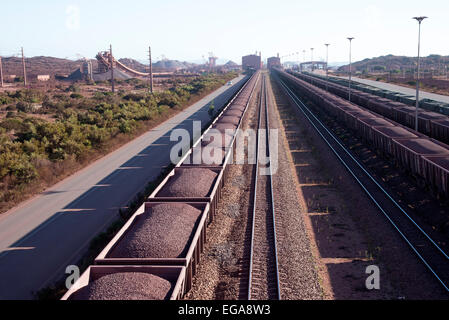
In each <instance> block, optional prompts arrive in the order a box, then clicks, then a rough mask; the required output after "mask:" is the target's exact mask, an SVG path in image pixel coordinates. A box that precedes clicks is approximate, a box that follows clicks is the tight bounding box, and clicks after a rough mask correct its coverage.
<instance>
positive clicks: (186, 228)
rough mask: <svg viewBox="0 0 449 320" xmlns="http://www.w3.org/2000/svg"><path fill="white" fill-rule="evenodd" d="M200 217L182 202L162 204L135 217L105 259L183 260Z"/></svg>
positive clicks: (194, 210) (192, 208) (197, 211)
mask: <svg viewBox="0 0 449 320" xmlns="http://www.w3.org/2000/svg"><path fill="white" fill-rule="evenodd" d="M200 215H201V210H198V209H196V208H194V207H192V206H191V205H188V204H185V203H163V204H158V205H155V206H154V207H151V208H150V210H148V211H146V212H145V213H143V214H141V215H139V216H137V217H136V220H135V221H134V222H133V224H132V225H131V226H130V229H129V230H128V232H126V233H125V235H124V236H123V238H122V239H120V240H119V242H118V244H117V245H116V246H115V247H114V248H113V249H112V251H111V253H110V254H109V255H108V258H182V257H185V256H186V254H187V251H188V249H189V245H190V243H191V241H192V238H193V230H194V228H195V225H196V222H197V221H198V219H199V217H200Z"/></svg>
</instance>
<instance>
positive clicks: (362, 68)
mask: <svg viewBox="0 0 449 320" xmlns="http://www.w3.org/2000/svg"><path fill="white" fill-rule="evenodd" d="M416 64H417V58H416V57H406V56H394V55H391V54H390V55H387V56H381V57H376V58H372V59H364V60H362V61H357V62H353V63H352V70H354V71H359V72H387V71H396V72H398V71H406V72H408V71H412V70H414V69H415V68H416ZM421 67H422V70H423V72H425V71H431V70H444V68H445V67H449V56H440V55H436V54H433V55H430V56H428V57H422V58H421ZM338 70H339V71H348V70H349V65H344V66H342V67H340V68H339V69H338Z"/></svg>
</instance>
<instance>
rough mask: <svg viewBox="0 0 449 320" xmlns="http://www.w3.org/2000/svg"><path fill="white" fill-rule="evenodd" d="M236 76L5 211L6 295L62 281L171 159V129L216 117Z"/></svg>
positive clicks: (2, 291) (2, 283) (29, 293)
mask: <svg viewBox="0 0 449 320" xmlns="http://www.w3.org/2000/svg"><path fill="white" fill-rule="evenodd" d="M243 81H244V77H243V76H239V77H238V78H236V79H234V80H233V83H234V85H232V86H228V85H225V86H223V87H221V88H219V89H218V90H217V91H215V92H213V93H211V94H210V95H208V96H206V97H205V98H203V99H202V100H200V101H198V102H197V103H195V104H193V105H192V106H190V107H188V108H187V109H185V110H184V111H182V112H180V113H179V114H177V115H176V116H174V117H172V118H171V119H169V120H167V121H165V122H164V123H162V124H161V125H159V126H157V127H155V128H154V129H153V130H151V131H148V132H147V133H145V134H143V135H142V136H140V137H138V138H137V139H135V140H133V141H131V142H129V143H127V144H126V145H124V146H122V147H121V148H119V149H117V150H116V151H114V152H112V153H110V154H109V155H107V156H105V157H103V158H101V159H99V160H97V161H96V162H94V163H93V164H91V165H90V166H88V167H87V168H84V169H83V170H81V171H79V172H77V173H76V174H74V175H73V176H70V177H68V178H67V179H65V180H63V181H61V182H60V183H58V184H56V185H55V186H53V187H51V188H49V189H47V190H46V191H45V192H43V193H42V194H40V195H38V196H36V197H34V198H32V199H31V200H29V201H27V202H25V203H23V204H22V205H20V206H19V207H17V208H14V209H12V210H10V211H9V212H6V213H4V214H2V215H0V299H32V298H33V292H35V291H37V290H38V289H40V288H42V287H45V286H47V285H49V284H51V283H52V282H53V281H55V280H58V279H60V278H62V277H63V276H64V274H65V269H66V267H67V266H68V265H70V264H74V263H76V262H77V261H78V260H79V258H80V257H81V256H82V254H83V253H84V252H85V251H86V249H87V248H88V245H89V243H90V241H91V240H92V239H93V238H94V237H95V236H96V235H97V234H98V233H99V232H101V231H103V230H104V229H105V228H106V227H107V226H108V225H110V224H111V223H112V222H113V221H114V220H115V219H117V217H118V208H120V207H123V206H125V205H126V204H127V203H128V202H129V201H130V200H132V199H133V198H134V197H135V195H136V194H137V193H138V192H139V191H141V190H142V189H143V188H144V187H145V186H146V184H147V183H148V182H150V181H152V180H154V179H155V178H157V177H158V176H159V174H160V172H161V170H162V169H163V168H165V167H166V166H167V165H169V164H170V157H169V154H170V148H171V146H172V145H174V144H175V143H177V142H172V141H170V131H171V130H173V129H175V128H185V129H187V130H189V132H192V121H195V120H201V121H204V122H203V123H205V122H207V121H209V120H210V117H209V114H208V109H209V102H210V101H212V100H214V105H215V107H216V108H220V107H222V106H223V105H224V104H225V103H226V102H227V101H228V100H229V98H230V97H231V96H232V95H233V94H234V93H235V92H236V91H237V90H238V88H239V86H240V84H242V82H243Z"/></svg>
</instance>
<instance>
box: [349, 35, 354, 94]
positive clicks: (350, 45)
mask: <svg viewBox="0 0 449 320" xmlns="http://www.w3.org/2000/svg"><path fill="white" fill-rule="evenodd" d="M348 40H349V94H348V101H349V102H351V49H352V40H354V38H353V37H350V38H348Z"/></svg>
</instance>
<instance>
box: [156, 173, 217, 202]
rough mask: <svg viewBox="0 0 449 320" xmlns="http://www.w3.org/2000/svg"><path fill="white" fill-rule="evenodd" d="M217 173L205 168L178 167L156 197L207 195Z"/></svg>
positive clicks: (200, 196) (201, 196)
mask: <svg viewBox="0 0 449 320" xmlns="http://www.w3.org/2000/svg"><path fill="white" fill-rule="evenodd" d="M217 176H218V174H217V173H216V172H214V171H212V170H210V169H205V168H182V169H181V168H180V169H178V171H177V174H175V175H174V176H173V177H171V178H170V179H169V180H168V182H167V184H166V185H165V186H164V187H163V188H162V189H161V190H160V191H159V192H158V193H157V195H156V196H158V197H184V198H190V197H199V198H203V197H207V196H208V195H209V193H210V191H211V188H212V185H213V183H214V181H215V179H216V178H217Z"/></svg>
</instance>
